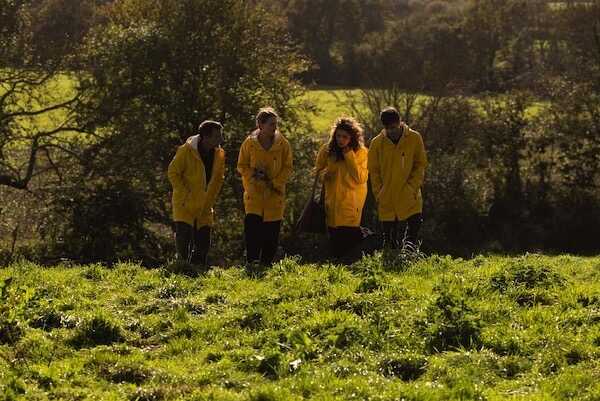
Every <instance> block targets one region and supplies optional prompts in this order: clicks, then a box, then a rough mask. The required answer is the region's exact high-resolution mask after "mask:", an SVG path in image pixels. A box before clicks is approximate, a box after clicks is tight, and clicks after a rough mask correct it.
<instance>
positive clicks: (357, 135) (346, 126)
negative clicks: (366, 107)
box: [327, 117, 364, 160]
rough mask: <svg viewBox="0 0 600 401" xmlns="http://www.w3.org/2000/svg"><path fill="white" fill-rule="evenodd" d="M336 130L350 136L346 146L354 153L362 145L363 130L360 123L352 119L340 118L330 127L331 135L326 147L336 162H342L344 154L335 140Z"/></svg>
mask: <svg viewBox="0 0 600 401" xmlns="http://www.w3.org/2000/svg"><path fill="white" fill-rule="evenodd" d="M338 129H341V130H344V131H346V132H347V133H348V134H350V143H349V144H348V146H350V148H351V149H352V150H354V151H357V150H358V149H359V148H360V147H361V146H362V145H363V144H364V138H363V129H362V126H361V125H360V123H359V122H358V121H356V120H355V119H354V118H352V117H340V118H338V119H337V120H335V123H334V124H333V126H332V127H331V135H330V137H329V143H328V145H327V146H328V149H329V154H330V155H331V156H335V158H336V160H343V159H344V152H343V151H342V149H341V148H340V147H339V146H338V144H337V141H336V140H335V132H336V131H337V130H338Z"/></svg>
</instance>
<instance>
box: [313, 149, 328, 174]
mask: <svg viewBox="0 0 600 401" xmlns="http://www.w3.org/2000/svg"><path fill="white" fill-rule="evenodd" d="M327 153H328V152H327V146H323V147H322V148H321V149H320V150H319V153H317V161H316V163H315V170H314V173H315V174H318V175H319V180H320V181H321V182H323V180H324V179H325V173H326V172H327V170H326V169H327Z"/></svg>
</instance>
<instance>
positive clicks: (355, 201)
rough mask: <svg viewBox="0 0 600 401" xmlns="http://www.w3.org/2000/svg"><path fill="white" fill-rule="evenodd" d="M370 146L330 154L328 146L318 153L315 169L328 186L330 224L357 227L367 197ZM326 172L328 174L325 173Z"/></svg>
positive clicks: (326, 186) (326, 203)
mask: <svg viewBox="0 0 600 401" xmlns="http://www.w3.org/2000/svg"><path fill="white" fill-rule="evenodd" d="M367 154H368V151H367V148H365V147H363V146H361V147H360V148H359V149H358V150H357V151H356V152H355V151H353V150H351V151H349V152H347V153H345V154H344V160H340V161H337V160H336V159H335V158H334V157H330V155H329V149H328V145H324V146H323V147H322V148H321V149H320V150H319V154H318V155H317V163H316V172H317V174H320V176H321V179H322V181H323V183H324V185H325V212H326V215H327V226H329V227H334V228H335V227H358V226H360V219H361V216H362V210H363V206H364V204H365V200H366V199H367V179H368V171H367V157H368V156H367ZM326 172H327V174H325V173H326Z"/></svg>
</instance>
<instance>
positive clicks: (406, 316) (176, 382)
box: [0, 255, 600, 400]
mask: <svg viewBox="0 0 600 401" xmlns="http://www.w3.org/2000/svg"><path fill="white" fill-rule="evenodd" d="M383 264H384V263H383V262H382V259H381V256H380V255H376V256H374V257H370V258H365V259H363V260H362V261H360V262H358V263H356V264H354V265H353V266H350V267H343V266H336V265H322V266H318V265H303V264H300V263H298V262H297V261H296V260H294V259H285V260H283V261H282V262H280V263H278V264H276V265H275V266H274V267H273V268H272V269H271V270H269V271H268V272H267V273H266V274H265V275H264V276H263V277H261V278H255V277H252V276H248V275H247V274H246V273H245V272H244V270H243V269H240V268H237V267H232V268H228V269H214V270H212V271H210V272H209V273H207V274H205V275H201V276H199V277H196V278H191V277H187V276H182V275H176V274H173V273H170V272H169V270H168V269H157V270H147V269H144V268H142V267H139V266H137V265H135V264H129V263H122V264H119V265H117V266H115V267H114V268H112V269H108V268H106V267H103V266H101V265H89V266H67V265H63V266H56V267H53V268H42V267H39V266H36V265H33V264H29V263H27V262H20V263H15V264H13V265H11V266H8V267H5V268H3V269H0V298H1V299H0V399H2V400H12V399H20V400H47V399H61V400H75V399H78V400H79V399H102V400H302V399H313V400H401V399H405V400H446V399H456V400H572V399H581V400H598V399H600V384H599V383H600V358H599V356H600V258H579V257H571V256H560V257H546V256H539V255H526V256H523V257H520V258H504V257H476V258H474V259H472V260H461V259H452V258H450V257H440V256H431V257H429V258H427V259H424V260H421V261H418V262H416V263H413V264H411V265H404V266H394V265H390V266H387V267H385V268H384V267H382V266H383Z"/></svg>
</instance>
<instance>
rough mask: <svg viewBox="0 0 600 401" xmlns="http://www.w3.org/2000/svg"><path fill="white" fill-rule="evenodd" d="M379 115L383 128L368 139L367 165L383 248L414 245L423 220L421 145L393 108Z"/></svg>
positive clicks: (420, 139) (418, 138)
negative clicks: (380, 226)
mask: <svg viewBox="0 0 600 401" xmlns="http://www.w3.org/2000/svg"><path fill="white" fill-rule="evenodd" d="M380 118H381V123H382V124H383V127H384V129H383V131H381V133H380V134H379V135H377V136H376V137H375V138H373V140H372V141H371V146H370V147H369V164H368V166H369V175H370V178H371V187H372V189H373V195H374V196H375V200H376V201H377V209H378V215H379V221H380V222H381V225H382V230H383V243H384V247H386V248H399V247H401V246H402V247H403V246H404V245H406V243H410V244H412V246H415V245H416V244H417V240H418V233H419V230H420V228H421V224H422V221H423V217H422V216H423V214H422V213H423V197H422V195H421V186H422V185H423V180H424V178H425V168H426V167H427V155H426V153H425V145H424V144H423V139H422V138H421V135H420V134H419V133H418V132H417V131H414V130H412V129H410V128H409V127H408V126H407V125H406V124H405V123H403V122H402V121H401V120H400V113H398V111H397V110H396V109H395V108H393V107H387V108H385V109H383V110H382V111H381V114H380Z"/></svg>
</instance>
